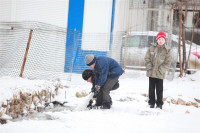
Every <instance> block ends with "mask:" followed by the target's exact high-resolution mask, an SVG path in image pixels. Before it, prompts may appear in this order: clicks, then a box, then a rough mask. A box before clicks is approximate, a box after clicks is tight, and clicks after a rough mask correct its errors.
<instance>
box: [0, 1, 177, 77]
mask: <svg viewBox="0 0 200 133" xmlns="http://www.w3.org/2000/svg"><path fill="white" fill-rule="evenodd" d="M124 2H129V3H128V4H127V5H128V7H125V8H124V9H125V10H126V11H125V12H121V15H120V16H126V19H125V21H124V24H125V29H124V30H120V31H118V30H116V31H115V30H114V32H112V33H88V34H86V33H80V32H79V31H77V30H71V29H65V28H62V27H57V26H54V25H50V24H46V23H41V22H0V76H6V75H9V76H18V75H19V74H20V73H21V72H22V68H23V62H24V60H26V62H25V66H24V71H23V77H28V78H39V79H48V78H65V79H71V74H72V73H82V72H83V71H84V70H85V69H87V68H89V67H88V66H86V65H85V62H84V58H85V55H87V54H94V55H95V56H102V55H103V56H108V57H112V58H114V59H115V60H117V61H118V62H119V64H120V65H121V66H122V67H123V68H124V69H140V70H144V55H145V53H146V50H147V49H148V47H149V46H150V45H151V43H155V37H156V34H157V32H158V31H164V32H166V33H167V34H168V39H167V45H168V47H170V48H171V49H172V50H171V51H172V65H171V69H170V71H169V72H168V73H167V78H168V79H170V80H171V79H173V75H174V72H175V67H176V61H177V55H178V50H177V38H176V36H175V35H173V33H172V29H173V17H174V16H173V10H172V9H170V8H169V7H165V6H164V3H163V2H161V3H160V1H152V0H149V1H141V0H129V1H124ZM156 2H157V4H156ZM125 5H126V4H125ZM154 5H156V6H154ZM119 19H120V17H119ZM123 20H124V19H123ZM120 21H122V19H121V20H120ZM122 27H123V26H122ZM31 30H32V36H31V40H30V44H29V45H30V47H29V50H28V54H27V57H26V58H25V52H26V49H27V44H28V41H29V38H30V31H31Z"/></svg>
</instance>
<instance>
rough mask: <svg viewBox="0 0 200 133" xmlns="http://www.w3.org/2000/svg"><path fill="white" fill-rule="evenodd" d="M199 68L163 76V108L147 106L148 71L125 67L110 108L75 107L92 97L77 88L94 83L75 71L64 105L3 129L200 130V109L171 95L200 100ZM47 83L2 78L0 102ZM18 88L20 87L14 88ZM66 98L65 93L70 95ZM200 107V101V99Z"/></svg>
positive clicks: (65, 132)
mask: <svg viewBox="0 0 200 133" xmlns="http://www.w3.org/2000/svg"><path fill="white" fill-rule="evenodd" d="M199 77H200V71H198V72H197V73H196V74H193V75H189V76H187V77H184V78H177V76H176V77H175V78H174V80H173V81H167V80H164V97H165V98H167V100H166V101H165V102H164V105H163V110H159V109H149V108H147V107H146V106H147V102H146V101H145V100H147V97H145V96H143V95H145V94H148V78H147V77H146V76H145V72H136V71H126V73H125V74H124V75H123V76H121V77H120V88H119V89H117V90H115V91H112V92H111V97H112V99H113V106H112V108H111V109H110V110H89V111H88V110H86V111H77V110H76V111H75V110H74V109H75V108H76V107H77V106H79V105H81V104H82V103H83V102H84V100H85V99H86V98H87V97H84V98H77V97H76V92H83V91H84V92H89V91H90V88H91V84H90V83H87V82H85V81H83V80H82V78H81V75H78V74H74V75H73V76H72V81H71V82H69V81H64V80H63V81H62V83H63V84H64V85H67V86H68V87H69V88H64V89H63V90H60V91H59V95H58V96H59V97H57V99H58V100H60V101H67V102H68V103H66V104H65V106H64V107H54V108H49V109H46V110H45V111H44V112H42V113H35V114H33V115H30V116H27V117H23V118H19V119H16V120H9V121H8V123H7V124H3V125H0V133H15V132H19V133H27V132H29V133H35V132H38V133H44V132H48V133H55V132H59V133H81V132H82V133H90V132H95V133H102V132H106V133H107V132H114V133H122V132H123V133H134V132H135V133H147V132H148V133H200V128H199V116H200V107H199V108H196V107H194V106H183V105H175V104H171V103H170V101H171V99H176V100H177V99H178V98H181V99H183V100H184V101H186V102H196V101H195V100H194V98H197V99H200V87H199V83H200V78H199ZM41 83H42V84H44V83H45V84H48V82H46V81H40V80H27V79H21V78H11V77H2V78H0V85H1V86H0V102H2V101H3V100H5V99H6V98H8V97H10V96H12V93H13V92H14V91H16V90H22V91H33V89H40V88H37V87H36V85H37V84H41ZM13 88H16V89H13ZM65 92H66V94H67V96H66V97H65V94H64V93H65ZM198 106H200V104H199V103H198Z"/></svg>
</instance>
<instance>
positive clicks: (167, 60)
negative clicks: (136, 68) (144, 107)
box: [145, 32, 171, 109]
mask: <svg viewBox="0 0 200 133" xmlns="http://www.w3.org/2000/svg"><path fill="white" fill-rule="evenodd" d="M156 42H157V43H156V44H154V45H152V46H151V47H150V48H149V49H148V50H147V52H146V55H145V66H146V70H147V73H146V75H147V77H149V102H148V103H149V106H150V108H154V105H155V104H156V105H157V106H156V107H157V108H160V109H162V105H163V101H162V99H163V79H164V77H165V73H166V71H167V70H168V69H169V68H170V65H171V53H170V49H167V48H166V45H165V42H166V34H165V33H164V32H159V33H158V34H157V37H156ZM155 89H156V95H157V100H156V99H155Z"/></svg>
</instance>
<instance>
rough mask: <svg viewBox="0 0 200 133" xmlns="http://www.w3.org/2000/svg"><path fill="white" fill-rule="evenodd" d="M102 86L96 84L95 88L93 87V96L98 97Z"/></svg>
mask: <svg viewBox="0 0 200 133" xmlns="http://www.w3.org/2000/svg"><path fill="white" fill-rule="evenodd" d="M100 88H101V87H100V86H98V85H95V88H93V89H94V91H93V92H94V96H93V98H96V97H97V95H98V93H99V91H100Z"/></svg>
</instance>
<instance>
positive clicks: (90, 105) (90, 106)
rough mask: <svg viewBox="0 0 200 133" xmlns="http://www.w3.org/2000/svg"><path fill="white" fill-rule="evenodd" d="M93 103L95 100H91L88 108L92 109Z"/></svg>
mask: <svg viewBox="0 0 200 133" xmlns="http://www.w3.org/2000/svg"><path fill="white" fill-rule="evenodd" d="M92 103H93V100H92V99H91V100H90V101H89V104H88V105H87V108H88V109H92Z"/></svg>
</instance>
